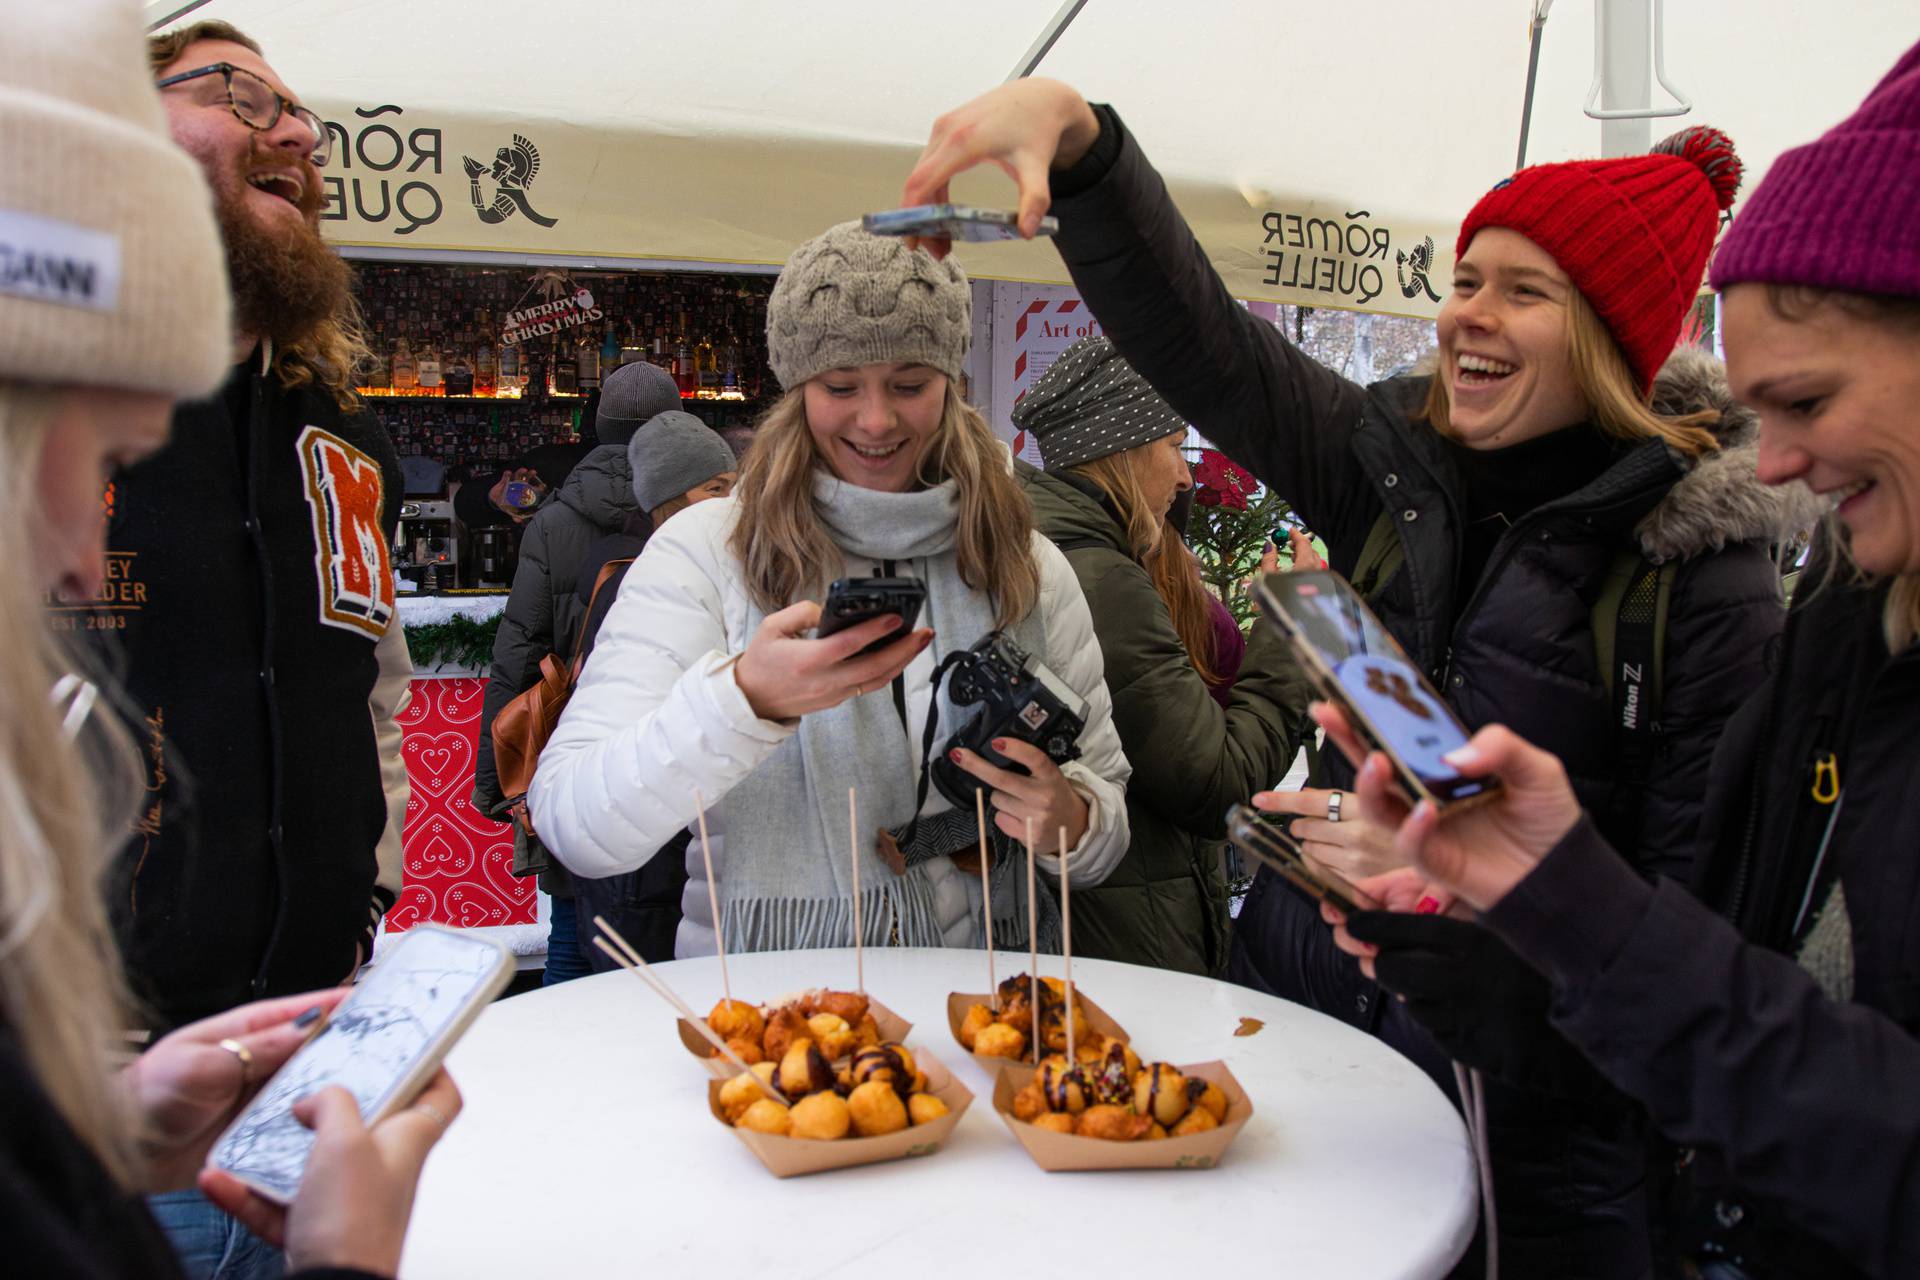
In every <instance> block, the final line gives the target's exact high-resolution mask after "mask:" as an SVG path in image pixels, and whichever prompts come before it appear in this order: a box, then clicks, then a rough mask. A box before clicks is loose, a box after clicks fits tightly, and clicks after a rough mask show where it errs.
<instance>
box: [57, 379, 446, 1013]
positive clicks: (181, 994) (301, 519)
mask: <svg viewBox="0 0 1920 1280" xmlns="http://www.w3.org/2000/svg"><path fill="white" fill-rule="evenodd" d="M399 494H400V464H399V459H398V458H397V457H396V456H395V454H394V450H393V445H392V443H391V442H390V441H389V440H388V438H387V434H386V432H385V430H384V429H382V427H381V425H380V423H379V421H378V420H377V419H376V418H375V417H374V416H373V415H372V414H371V413H369V412H366V411H364V410H362V411H360V412H357V413H353V414H343V413H341V411H340V410H339V408H338V407H337V406H336V405H335V404H334V402H333V400H332V399H331V398H330V397H329V396H328V395H326V394H325V393H324V392H321V391H319V390H316V389H315V388H314V387H312V386H306V387H299V388H287V387H284V386H282V385H280V384H279V382H278V381H277V380H276V379H274V378H273V377H271V376H269V375H264V374H262V373H261V372H260V361H259V360H258V358H257V357H256V358H250V359H249V360H247V361H246V362H244V363H242V364H240V365H238V366H236V367H235V369H234V371H233V374H232V376H231V377H230V378H229V379H228V382H227V385H226V387H225V388H224V389H223V390H222V391H221V392H219V393H218V394H216V395H215V396H214V397H213V398H211V399H209V400H204V401H200V402H197V403H193V404H185V405H182V406H180V407H179V409H178V410H176V412H175V413H174V417H173V438H172V442H171V443H170V444H169V445H168V446H167V447H166V448H165V449H163V450H161V451H160V452H159V453H158V454H156V455H155V456H154V457H152V458H151V459H148V460H147V461H144V462H142V463H140V464H139V465H137V466H134V467H131V468H128V469H127V470H126V471H124V472H123V473H122V474H121V475H119V476H118V477H117V478H116V479H115V481H114V483H113V485H112V486H111V488H110V489H109V491H108V505H109V510H110V516H109V521H108V529H107V559H108V563H109V565H110V566H111V567H110V570H109V572H108V575H107V576H108V593H107V598H106V599H105V600H103V601H101V602H100V603H99V605H98V606H96V607H95V608H94V609H93V611H92V612H90V613H89V612H84V611H69V610H56V611H55V612H54V614H53V617H54V621H55V625H56V626H60V625H68V626H73V625H79V624H81V623H83V622H84V624H85V625H86V626H87V627H88V630H89V632H91V633H92V634H94V635H95V636H97V637H98V638H99V639H101V640H102V641H103V642H105V644H106V645H107V646H109V647H108V649H107V654H108V657H109V660H110V661H116V660H117V661H120V662H123V663H124V672H123V674H122V677H121V679H122V683H123V685H124V687H125V689H126V691H127V694H128V697H129V700H130V702H131V705H132V707H133V708H134V711H135V713H136V714H137V715H138V716H140V717H143V718H144V721H145V723H144V724H136V725H135V726H134V732H135V735H136V736H137V737H138V739H139V740H140V742H141V745H142V747H143V755H145V757H146V763H147V770H148V781H149V789H150V791H151V792H152V794H151V795H149V796H148V797H147V800H146V801H145V802H144V803H145V806H146V807H145V808H144V809H143V810H142V812H141V815H140V821H139V825H138V829H137V830H138V833H137V835H136V836H135V838H134V840H133V841H132V842H131V844H130V845H129V846H128V847H127V848H126V850H125V851H124V852H123V854H122V856H121V858H120V860H119V863H118V866H117V868H116V871H117V878H116V880H115V882H114V885H113V889H112V894H111V899H110V901H111V906H112V908H113V916H114V922H115V927H116V930H117V932H118V934H119V938H120V944H121V949H122V952H123V954H124V955H125V957H126V961H127V966H128V969H129V972H130V975H131V978H132V981H133V984H134V990H135V992H136V994H137V995H139V996H140V997H141V998H142V1000H143V1001H144V1002H146V1004H147V1005H148V1006H149V1007H150V1009H151V1010H152V1011H153V1014H154V1020H155V1022H156V1024H157V1028H158V1029H161V1030H164V1029H167V1028H170V1027H173V1026H177V1025H180V1024H181V1023H185V1022H190V1021H193V1020H195V1019H197V1018H201V1017H205V1016H206V1015H208V1014H212V1013H216V1012H219V1011H221V1010H224V1009H229V1008H232V1007H233V1006H234V1005H237V1004H242V1003H244V1002H246V1001H248V1000H252V999H255V998H258V997H261V996H271V995H284V994H289V993H292V992H297V991H307V990H311V989H312V988H315V987H325V986H332V985H334V984H335V983H338V982H341V981H343V980H345V979H346V978H347V977H348V976H349V975H350V974H351V973H352V972H353V967H354V956H355V946H356V944H359V945H360V946H362V947H363V948H367V949H368V950H370V947H368V944H369V943H370V941H371V937H372V930H373V927H374V925H375V924H376V923H377V922H378V920H379V918H380V916H381V915H383V914H384V913H385V912H386V910H387V909H388V908H389V907H391V906H392V905H393V901H394V899H395V897H396V896H397V895H398V894H399V891H400V876H401V865H400V864H401V859H400V829H401V825H402V823H403V821H404V817H405V809H406V801H407V780H406V768H405V764H404V762H403V760H402V757H401V754H400V729H399V726H398V724H397V723H396V721H395V716H396V715H397V714H398V712H399V710H400V708H401V706H402V705H403V704H404V701H405V698H406V694H407V688H408V684H409V682H410V680H411V677H412V663H411V662H410V661H409V660H408V658H407V652H406V636H405V632H404V631H403V630H402V628H401V626H400V620H399V618H398V616H397V614H396V612H395V605H394V591H393V571H392V567H391V563H390V560H389V556H388V548H389V547H391V545H392V543H393V532H394V527H395V524H396V522H397V521H398V519H399V501H398V499H399ZM116 641H117V642H118V644H117V645H116V644H115V642H116ZM363 958H364V956H363Z"/></svg>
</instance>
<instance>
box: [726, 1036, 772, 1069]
mask: <svg viewBox="0 0 1920 1280" xmlns="http://www.w3.org/2000/svg"><path fill="white" fill-rule="evenodd" d="M727 1048H729V1049H731V1050H733V1056H734V1057H736V1058H738V1059H740V1061H742V1062H744V1063H746V1064H747V1065H748V1066H752V1065H753V1064H754V1063H756V1062H765V1061H766V1060H767V1059H766V1055H765V1054H763V1053H761V1052H760V1042H759V1041H758V1040H729V1041H727ZM713 1056H714V1057H716V1058H717V1057H719V1056H720V1051H719V1050H718V1049H715V1050H714V1051H713Z"/></svg>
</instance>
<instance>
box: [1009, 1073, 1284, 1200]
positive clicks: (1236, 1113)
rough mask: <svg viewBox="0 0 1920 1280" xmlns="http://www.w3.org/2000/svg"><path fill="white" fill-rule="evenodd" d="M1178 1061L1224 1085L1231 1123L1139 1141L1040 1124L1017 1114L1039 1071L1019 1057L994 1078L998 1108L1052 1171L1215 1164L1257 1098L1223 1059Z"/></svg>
mask: <svg viewBox="0 0 1920 1280" xmlns="http://www.w3.org/2000/svg"><path fill="white" fill-rule="evenodd" d="M1175 1065H1176V1066H1178V1067H1179V1070H1180V1072H1181V1074H1183V1075H1186V1076H1198V1077H1199V1078H1200V1079H1202V1080H1210V1081H1212V1082H1213V1083H1214V1084H1217V1085H1219V1086H1220V1091H1221V1092H1222V1093H1224V1094H1226V1095H1227V1119H1226V1123H1224V1124H1222V1125H1221V1126H1220V1127H1219V1128H1217V1129H1209V1130H1207V1131H1206V1132H1205V1133H1193V1134H1188V1135H1187V1136H1185V1137H1183V1138H1160V1139H1157V1140H1156V1139H1145V1138H1143V1139H1140V1140H1139V1141H1136V1142H1112V1141H1109V1140H1108V1139H1105V1138H1082V1137H1078V1136H1076V1135H1074V1134H1067V1133H1052V1132H1049V1131H1048V1130H1045V1129H1036V1128H1035V1127H1034V1126H1032V1125H1030V1124H1028V1123H1027V1122H1026V1121H1024V1120H1020V1119H1017V1118H1016V1117H1015V1116H1014V1114H1013V1095H1014V1094H1016V1093H1018V1092H1020V1090H1021V1089H1023V1088H1025V1087H1026V1083H1027V1081H1029V1080H1031V1079H1032V1078H1033V1074H1034V1068H1033V1067H1032V1066H1031V1065H1022V1064H1020V1063H1009V1064H1008V1065H1006V1066H1005V1067H1003V1068H1002V1069H1001V1072H1000V1078H999V1079H998V1080H996V1081H994V1086H993V1109H994V1110H995V1111H996V1112H998V1113H999V1115H1000V1118H1001V1119H1002V1120H1004V1121H1006V1123H1007V1128H1009V1129H1011V1130H1012V1131H1013V1136H1014V1137H1016V1138H1018V1139H1019V1140H1020V1145H1021V1146H1023V1147H1025V1148H1026V1149H1027V1154H1028V1155H1029V1156H1032V1157H1033V1162H1034V1163H1035V1164H1037V1165H1039V1166H1040V1167H1041V1168H1042V1169H1045V1170H1046V1171H1047V1172H1049V1173H1066V1172H1071V1171H1075V1170H1083V1169H1084V1170H1090V1169H1211V1168H1213V1167H1214V1166H1215V1165H1217V1164H1219V1163H1220V1157H1221V1156H1222V1155H1224V1154H1225V1153H1226V1150H1227V1148H1228V1147H1229V1146H1231V1145H1232V1144H1233V1140H1234V1139H1235V1138H1236V1137H1238V1136H1239V1134H1240V1130H1242V1129H1244V1128H1245V1127H1246V1124H1247V1121H1248V1120H1249V1119H1251V1118H1252V1117H1253V1103H1252V1102H1251V1101H1250V1100H1249V1099H1248V1098H1247V1091H1246V1090H1245V1089H1243V1088H1241V1087H1240V1082H1239V1081H1238V1080H1236V1079H1234V1078H1233V1072H1231V1071H1229V1070H1227V1064H1226V1063H1224V1062H1196V1063H1192V1064H1175Z"/></svg>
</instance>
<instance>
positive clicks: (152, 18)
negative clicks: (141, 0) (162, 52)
mask: <svg viewBox="0 0 1920 1280" xmlns="http://www.w3.org/2000/svg"><path fill="white" fill-rule="evenodd" d="M207 2H208V0H149V2H148V4H147V12H146V21H147V30H148V31H150V32H151V31H158V30H159V29H160V28H162V27H164V26H166V25H167V24H168V23H172V22H178V21H180V19H182V18H184V17H186V16H187V15H188V14H190V13H192V12H193V11H194V10H195V9H198V8H200V7H201V6H202V5H204V4H206V3H207Z"/></svg>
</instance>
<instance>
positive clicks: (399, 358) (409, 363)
mask: <svg viewBox="0 0 1920 1280" xmlns="http://www.w3.org/2000/svg"><path fill="white" fill-rule="evenodd" d="M387 368H388V374H389V377H391V379H392V381H393V389H394V390H395V391H397V392H399V393H400V394H402V395H411V394H413V393H414V392H415V391H417V390H418V389H419V387H420V374H419V368H418V366H416V365H415V364H414V362H413V348H412V347H410V346H408V345H407V335H406V334H404V333H403V334H401V335H400V337H399V338H398V339H397V340H395V342H394V344H393V359H392V360H391V361H389V362H388V366H387Z"/></svg>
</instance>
